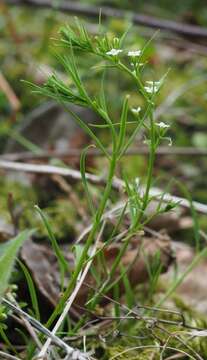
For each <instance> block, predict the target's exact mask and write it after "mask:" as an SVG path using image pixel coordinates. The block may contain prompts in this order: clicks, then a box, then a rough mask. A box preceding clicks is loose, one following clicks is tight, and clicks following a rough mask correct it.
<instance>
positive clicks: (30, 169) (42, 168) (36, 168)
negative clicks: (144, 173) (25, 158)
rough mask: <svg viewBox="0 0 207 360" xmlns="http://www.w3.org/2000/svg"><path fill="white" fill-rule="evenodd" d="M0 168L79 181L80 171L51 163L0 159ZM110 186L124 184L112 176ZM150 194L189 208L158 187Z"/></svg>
mask: <svg viewBox="0 0 207 360" xmlns="http://www.w3.org/2000/svg"><path fill="white" fill-rule="evenodd" d="M0 169H5V170H12V171H22V172H25V173H36V174H45V175H54V174H58V175H62V176H65V177H69V178H71V179H73V180H76V181H81V180H82V177H81V173H80V172H79V171H78V170H74V169H70V168H68V167H67V168H63V167H58V166H51V165H41V164H25V163H21V162H13V161H4V160H0ZM86 178H87V180H88V181H90V182H91V183H93V184H97V185H106V179H105V178H103V177H100V176H97V175H93V174H89V173H86ZM112 186H113V188H114V189H115V190H118V191H120V190H121V189H123V187H124V186H125V183H124V181H122V180H120V179H118V178H117V177H114V179H113V182H112ZM140 191H142V192H144V191H145V186H142V187H141V188H140ZM150 196H153V197H155V198H160V197H161V196H162V199H163V201H164V202H169V201H173V202H177V203H179V205H180V206H183V207H185V208H190V207H191V206H190V203H189V201H188V200H187V199H185V198H182V197H179V196H174V195H171V194H168V193H165V195H164V196H163V195H162V190H160V189H159V188H155V187H153V188H151V189H150ZM123 206H125V203H123ZM193 206H194V208H195V210H196V211H198V212H200V213H203V214H207V205H206V204H202V203H200V202H198V201H193Z"/></svg>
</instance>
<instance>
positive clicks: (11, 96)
mask: <svg viewBox="0 0 207 360" xmlns="http://www.w3.org/2000/svg"><path fill="white" fill-rule="evenodd" d="M0 90H1V91H2V92H3V93H4V94H5V95H6V97H7V99H8V101H9V103H10V105H11V108H12V110H13V111H14V112H16V111H18V110H19V109H20V107H21V104H20V101H19V99H18V98H17V96H16V94H15V93H14V90H13V89H12V88H11V86H10V85H9V83H8V81H7V80H6V78H5V77H4V76H3V74H2V73H1V72H0Z"/></svg>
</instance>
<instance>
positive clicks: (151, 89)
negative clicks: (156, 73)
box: [144, 81, 161, 94]
mask: <svg viewBox="0 0 207 360" xmlns="http://www.w3.org/2000/svg"><path fill="white" fill-rule="evenodd" d="M146 83H147V84H148V85H147V86H145V87H144V88H145V90H146V92H147V93H149V94H153V93H156V92H157V91H158V90H159V87H160V85H161V82H160V81H146Z"/></svg>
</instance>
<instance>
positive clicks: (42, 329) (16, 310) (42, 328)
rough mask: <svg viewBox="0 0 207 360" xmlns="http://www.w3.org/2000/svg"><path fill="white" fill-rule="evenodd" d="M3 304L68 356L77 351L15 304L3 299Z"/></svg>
mask: <svg viewBox="0 0 207 360" xmlns="http://www.w3.org/2000/svg"><path fill="white" fill-rule="evenodd" d="M1 301H2V303H3V304H4V305H6V306H8V307H9V308H10V309H12V311H13V312H14V313H16V314H17V315H19V316H20V317H23V318H25V319H26V320H27V321H29V323H30V324H31V325H32V326H33V327H34V328H35V329H36V330H38V331H40V332H42V333H43V334H44V335H46V336H47V337H49V338H51V339H52V341H53V343H54V344H56V345H57V346H59V347H60V348H62V349H64V350H65V351H66V353H67V354H72V353H73V352H74V351H75V349H74V348H72V347H70V346H69V345H67V344H66V343H65V342H64V341H63V340H61V339H60V338H58V337H57V336H56V335H54V334H52V332H51V331H50V330H48V329H47V328H46V327H45V326H43V325H42V324H41V323H40V322H39V321H38V320H36V319H34V318H33V317H32V316H31V315H29V314H27V313H26V312H25V311H24V310H22V309H20V308H19V307H17V306H16V305H15V304H13V303H12V302H10V301H9V300H7V299H5V298H2V299H1ZM80 359H83V360H85V359H86V357H82V358H81V357H80Z"/></svg>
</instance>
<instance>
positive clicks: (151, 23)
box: [5, 0, 207, 39]
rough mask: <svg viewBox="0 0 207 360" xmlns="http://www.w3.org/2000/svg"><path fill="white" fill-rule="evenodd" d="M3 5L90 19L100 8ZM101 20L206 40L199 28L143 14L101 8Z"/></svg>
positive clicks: (22, 0) (16, 1) (36, 1)
mask: <svg viewBox="0 0 207 360" xmlns="http://www.w3.org/2000/svg"><path fill="white" fill-rule="evenodd" d="M5 3H7V4H9V5H16V6H31V7H38V8H54V9H56V10H59V11H62V12H68V13H70V14H76V15H83V16H88V17H90V18H97V19H98V17H99V12H100V8H99V7H97V6H90V5H87V4H80V3H78V2H75V1H70V0H67V1H66V0H65V1H61V2H59V3H57V2H56V4H55V5H53V2H52V1H51V0H5ZM101 15H102V18H110V17H113V18H124V17H126V16H127V17H129V18H130V19H131V21H132V22H133V23H134V24H135V25H142V26H148V27H151V28H154V29H161V30H167V31H170V32H174V33H178V34H180V35H183V36H188V37H195V38H197V37H200V38H204V39H206V38H207V29H206V28H204V27H201V26H195V25H188V24H181V23H177V22H175V21H171V20H164V19H158V18H155V17H152V16H148V15H144V14H134V13H132V12H129V11H126V10H120V9H115V8H110V7H105V6H103V7H101Z"/></svg>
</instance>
